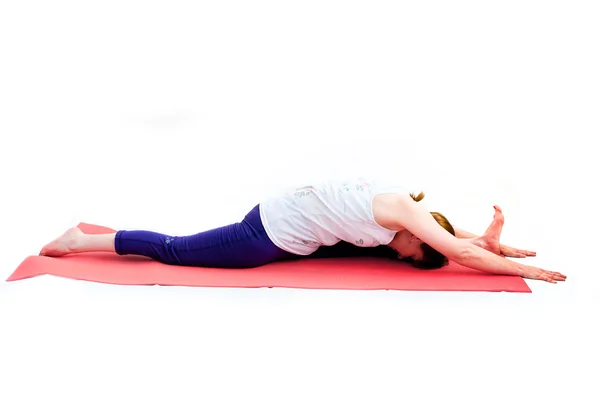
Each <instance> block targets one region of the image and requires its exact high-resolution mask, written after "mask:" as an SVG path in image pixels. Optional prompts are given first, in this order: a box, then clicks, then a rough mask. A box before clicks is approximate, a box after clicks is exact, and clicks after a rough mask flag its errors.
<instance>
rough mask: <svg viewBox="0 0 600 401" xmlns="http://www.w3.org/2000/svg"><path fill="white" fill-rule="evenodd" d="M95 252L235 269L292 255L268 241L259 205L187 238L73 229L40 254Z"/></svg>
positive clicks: (186, 264)
mask: <svg viewBox="0 0 600 401" xmlns="http://www.w3.org/2000/svg"><path fill="white" fill-rule="evenodd" d="M93 251H105V252H115V253H117V254H119V255H141V256H146V257H149V258H152V259H154V260H157V261H160V262H163V263H166V264H171V265H183V266H198V267H200V266H202V267H232V268H235V267H240V268H244V267H256V266H260V265H263V264H267V263H271V262H274V261H277V260H282V259H287V258H290V257H291V256H292V255H291V254H289V253H288V252H286V251H284V250H282V249H280V248H278V247H277V246H275V245H274V244H273V242H271V240H270V239H269V238H268V236H267V233H266V231H265V230H264V227H263V225H262V222H261V221H260V215H259V211H258V206H257V207H255V208H254V209H253V210H252V211H251V212H250V213H248V215H246V217H245V218H244V220H243V221H242V222H240V223H235V224H230V225H227V226H223V227H220V228H216V229H212V230H208V231H204V232H201V233H198V234H194V235H188V236H169V235H165V234H160V233H156V232H152V231H142V230H136V231H123V230H122V231H118V232H117V233H115V234H99V235H90V234H84V233H82V232H81V230H79V229H78V228H72V229H70V230H68V231H67V232H66V233H65V234H63V235H62V236H61V237H59V238H57V239H56V240H54V241H53V242H51V243H50V244H48V245H46V246H45V247H44V248H43V249H42V252H40V255H44V256H62V255H66V254H70V253H81V252H93Z"/></svg>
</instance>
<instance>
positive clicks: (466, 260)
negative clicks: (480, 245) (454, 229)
mask: <svg viewBox="0 0 600 401" xmlns="http://www.w3.org/2000/svg"><path fill="white" fill-rule="evenodd" d="M469 245H471V244H469ZM474 248H475V246H465V247H461V248H460V249H459V250H457V251H456V252H455V253H454V255H452V256H450V258H449V259H452V260H454V261H455V262H456V263H458V264H461V265H464V266H468V265H471V264H472V263H473V261H474V260H475V259H477V253H478V252H477V249H474Z"/></svg>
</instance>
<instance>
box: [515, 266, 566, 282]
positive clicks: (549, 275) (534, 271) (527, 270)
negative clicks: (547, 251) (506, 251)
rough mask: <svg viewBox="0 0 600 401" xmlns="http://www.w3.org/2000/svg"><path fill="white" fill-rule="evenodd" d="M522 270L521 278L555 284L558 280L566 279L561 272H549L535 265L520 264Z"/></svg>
mask: <svg viewBox="0 0 600 401" xmlns="http://www.w3.org/2000/svg"><path fill="white" fill-rule="evenodd" d="M522 270H523V272H522V274H521V277H523V278H530V279H533V280H542V281H547V282H549V283H553V284H556V283H557V282H558V281H565V280H566V279H567V276H565V275H564V274H562V273H558V272H551V271H548V270H544V269H540V268H539V267H535V266H527V265H522Z"/></svg>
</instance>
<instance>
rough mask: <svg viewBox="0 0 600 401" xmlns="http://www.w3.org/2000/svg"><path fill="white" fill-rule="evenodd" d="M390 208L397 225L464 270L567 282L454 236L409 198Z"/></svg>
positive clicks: (557, 274) (562, 277)
mask: <svg viewBox="0 0 600 401" xmlns="http://www.w3.org/2000/svg"><path fill="white" fill-rule="evenodd" d="M388 207H391V208H393V214H394V216H395V219H396V225H398V226H401V227H404V228H406V229H407V230H409V231H410V232H411V233H412V234H414V235H415V236H416V237H418V238H419V239H420V240H421V241H423V242H425V243H427V244H428V245H430V246H431V247H432V248H434V249H435V250H437V251H438V252H440V253H442V254H443V255H444V256H446V257H447V258H448V259H450V260H453V261H455V262H456V263H459V264H461V265H463V266H466V267H470V268H472V269H476V270H480V271H483V272H487V273H492V274H503V275H516V276H521V277H525V278H532V279H537V280H545V281H548V282H551V283H556V282H557V281H564V280H565V279H566V276H564V275H563V274H561V273H557V272H551V271H546V270H543V269H540V268H537V267H534V266H528V265H524V264H520V263H517V262H514V261H512V260H509V259H506V258H503V257H501V256H498V255H496V254H494V253H492V252H489V251H487V250H485V249H483V248H481V247H479V246H477V245H475V244H473V243H472V241H470V240H469V239H468V238H457V237H455V236H453V235H452V234H450V233H449V232H447V231H446V230H444V229H443V228H442V227H441V226H440V225H439V224H438V223H437V222H436V221H435V219H434V218H433V217H432V216H431V214H430V213H429V212H428V211H427V210H426V209H425V208H424V207H423V206H422V205H420V204H419V203H417V202H414V201H413V200H412V199H411V198H410V197H409V196H404V195H399V196H397V197H395V198H394V201H392V202H391V203H390V204H389V205H388Z"/></svg>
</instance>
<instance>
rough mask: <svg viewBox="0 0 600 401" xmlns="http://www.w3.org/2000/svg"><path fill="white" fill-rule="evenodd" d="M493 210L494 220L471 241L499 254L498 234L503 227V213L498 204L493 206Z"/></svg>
mask: <svg viewBox="0 0 600 401" xmlns="http://www.w3.org/2000/svg"><path fill="white" fill-rule="evenodd" d="M494 210H495V213H494V220H493V221H492V223H491V224H490V225H489V227H488V228H487V230H485V233H484V234H483V235H482V236H480V237H477V238H474V239H473V243H474V244H475V245H477V246H480V247H482V248H483V249H486V250H488V251H490V252H493V253H495V254H496V255H500V254H501V251H500V235H501V234H502V227H504V214H503V213H502V209H500V207H499V206H494Z"/></svg>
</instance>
